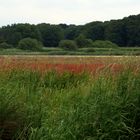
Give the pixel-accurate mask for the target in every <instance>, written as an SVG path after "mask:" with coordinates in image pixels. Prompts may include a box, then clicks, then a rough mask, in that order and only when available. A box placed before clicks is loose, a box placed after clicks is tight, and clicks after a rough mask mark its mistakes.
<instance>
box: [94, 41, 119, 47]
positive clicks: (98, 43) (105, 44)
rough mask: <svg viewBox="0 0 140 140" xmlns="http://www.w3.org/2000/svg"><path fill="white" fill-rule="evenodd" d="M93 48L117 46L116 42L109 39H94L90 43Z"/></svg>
mask: <svg viewBox="0 0 140 140" xmlns="http://www.w3.org/2000/svg"><path fill="white" fill-rule="evenodd" d="M92 46H93V47H94V48H118V46H117V44H115V43H112V42H111V41H107V40H106V41H102V40H96V41H95V42H93V45H92Z"/></svg>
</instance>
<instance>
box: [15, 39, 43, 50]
mask: <svg viewBox="0 0 140 140" xmlns="http://www.w3.org/2000/svg"><path fill="white" fill-rule="evenodd" d="M18 48H20V49H23V50H32V51H38V50H41V49H42V44H41V42H39V41H38V40H36V39H32V38H24V39H22V40H20V41H19V44H18Z"/></svg>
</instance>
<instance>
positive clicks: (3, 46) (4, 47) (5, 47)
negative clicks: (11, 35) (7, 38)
mask: <svg viewBox="0 0 140 140" xmlns="http://www.w3.org/2000/svg"><path fill="white" fill-rule="evenodd" d="M12 47H13V46H12V45H11V44H8V43H6V42H3V43H0V49H9V48H12Z"/></svg>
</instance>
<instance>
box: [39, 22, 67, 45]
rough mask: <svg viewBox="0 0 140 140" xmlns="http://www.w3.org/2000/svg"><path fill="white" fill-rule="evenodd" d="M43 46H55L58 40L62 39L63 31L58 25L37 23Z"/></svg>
mask: <svg viewBox="0 0 140 140" xmlns="http://www.w3.org/2000/svg"><path fill="white" fill-rule="evenodd" d="M37 27H38V29H39V31H40V33H41V36H42V41H43V44H44V46H46V47H57V46H58V44H59V42H60V40H62V39H64V32H63V29H62V28H61V27H60V26H56V25H50V24H45V23H43V24H39V25H37Z"/></svg>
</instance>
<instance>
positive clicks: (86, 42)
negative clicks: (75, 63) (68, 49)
mask: <svg viewBox="0 0 140 140" xmlns="http://www.w3.org/2000/svg"><path fill="white" fill-rule="evenodd" d="M75 42H76V44H77V45H78V47H81V48H84V47H92V44H93V41H92V39H87V38H86V37H85V36H84V35H83V34H80V35H79V36H78V37H77V38H76V39H75Z"/></svg>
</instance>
